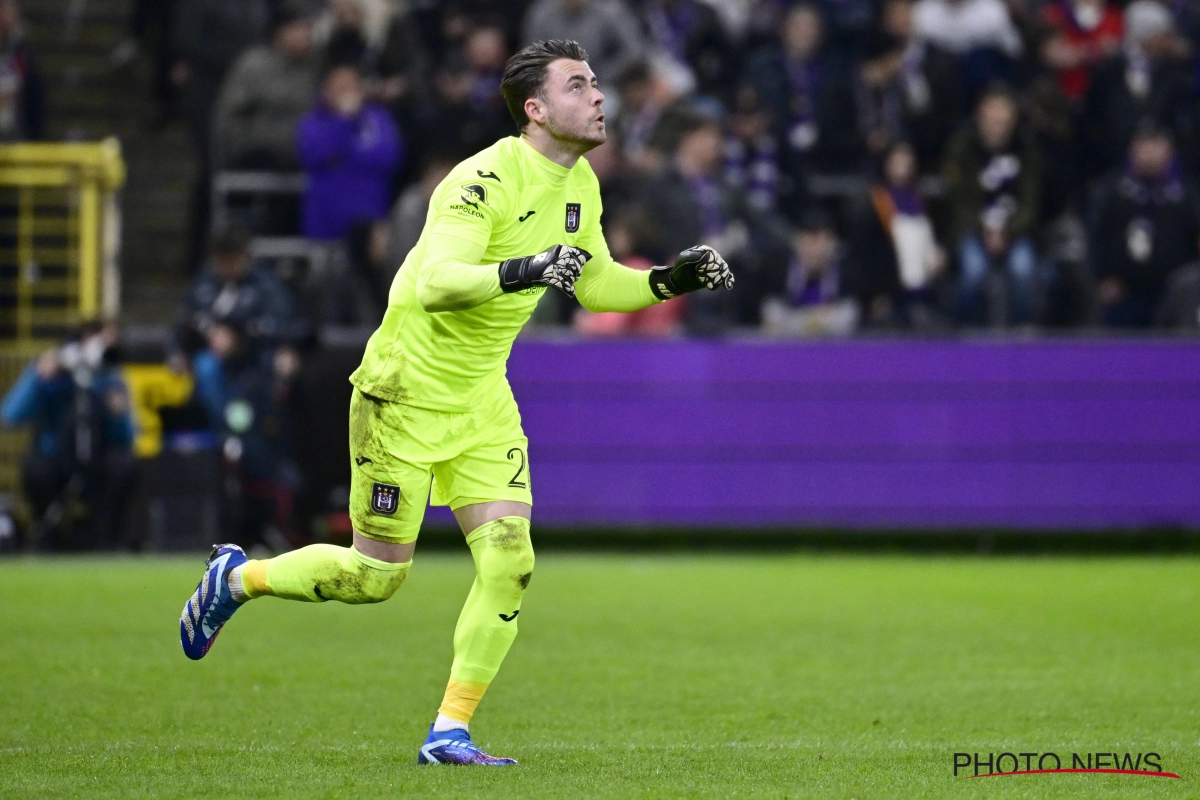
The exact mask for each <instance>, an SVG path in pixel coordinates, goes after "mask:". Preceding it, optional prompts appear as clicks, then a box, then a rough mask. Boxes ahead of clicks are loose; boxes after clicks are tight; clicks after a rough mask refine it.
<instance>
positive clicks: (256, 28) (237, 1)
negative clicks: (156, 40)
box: [171, 0, 270, 159]
mask: <svg viewBox="0 0 1200 800" xmlns="http://www.w3.org/2000/svg"><path fill="white" fill-rule="evenodd" d="M269 21H270V16H269V13H268V6H267V3H266V0H179V7H178V10H177V12H176V14H175V20H174V31H173V35H172V49H173V51H174V53H175V57H176V62H175V65H174V67H172V70H171V79H172V81H173V82H174V83H175V84H176V85H177V86H181V87H183V88H184V93H185V107H186V111H185V113H186V117H187V121H188V126H189V128H190V129H191V132H192V137H193V139H194V140H195V142H196V148H197V150H198V151H199V153H200V155H201V158H203V159H206V158H207V157H208V153H209V125H210V119H211V117H212V111H213V107H214V106H215V105H216V102H217V94H218V92H219V91H220V88H221V81H222V80H223V79H224V77H225V72H226V71H227V70H228V69H229V67H230V66H231V65H232V64H233V62H234V61H235V60H236V59H237V57H238V56H240V55H241V54H242V52H243V51H244V50H246V49H247V48H248V47H250V46H252V45H255V44H258V43H259V42H261V41H262V40H263V39H264V38H265V36H266V34H267V28H268V24H269Z"/></svg>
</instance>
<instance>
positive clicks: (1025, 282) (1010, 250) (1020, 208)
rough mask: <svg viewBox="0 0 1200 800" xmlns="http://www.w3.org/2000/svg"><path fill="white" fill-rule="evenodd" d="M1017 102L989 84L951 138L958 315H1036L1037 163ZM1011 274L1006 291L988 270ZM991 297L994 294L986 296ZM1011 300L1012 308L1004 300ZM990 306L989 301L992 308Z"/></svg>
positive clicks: (949, 183) (949, 188)
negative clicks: (997, 287)
mask: <svg viewBox="0 0 1200 800" xmlns="http://www.w3.org/2000/svg"><path fill="white" fill-rule="evenodd" d="M1018 121H1019V120H1018V112H1017V103H1016V99H1015V98H1014V97H1013V95H1012V94H1011V93H1010V92H1009V91H1008V90H1007V89H1004V88H993V89H990V90H988V91H987V92H986V93H985V94H984V96H983V97H982V99H981V100H980V101H979V106H978V108H977V109H976V111H975V119H974V120H973V122H972V123H969V124H967V125H965V126H964V127H963V128H962V130H960V131H959V132H958V133H957V134H956V135H955V137H954V139H953V140H952V141H951V142H950V145H949V148H948V152H947V156H946V170H945V177H946V194H947V197H946V199H947V202H948V205H949V207H950V209H951V217H952V220H951V221H952V226H951V233H952V237H953V239H952V241H953V242H954V244H955V247H956V248H957V253H958V269H959V280H958V299H957V304H956V305H957V309H956V310H957V313H958V316H959V318H960V320H961V321H963V322H968V323H982V322H983V321H984V311H985V310H987V311H989V312H990V314H991V315H992V316H991V317H990V319H991V320H992V321H993V322H994V323H995V322H999V321H1001V320H1002V319H1003V318H1004V317H1007V318H1008V319H1009V320H1010V321H1012V322H1017V323H1028V322H1032V321H1033V310H1034V301H1035V288H1036V285H1035V281H1036V277H1037V254H1036V252H1035V250H1034V246H1033V238H1032V237H1033V235H1034V232H1035V231H1034V226H1035V224H1036V222H1037V219H1038V216H1037V212H1038V209H1037V202H1038V192H1039V188H1040V185H1039V177H1038V176H1039V165H1038V157H1037V152H1036V150H1035V148H1034V146H1033V143H1032V141H1031V140H1030V139H1029V138H1028V137H1026V136H1025V135H1023V134H1022V132H1021V131H1020V130H1019V128H1018ZM993 270H998V271H999V272H1000V273H1001V276H998V277H1005V276H1006V283H1007V288H1006V290H1005V291H1004V292H1000V293H997V292H994V291H992V283H993V282H992V281H990V280H989V276H990V274H991V273H992V271H993ZM989 295H990V296H989ZM1002 303H1003V304H1006V305H1007V313H1006V314H1005V313H1002V312H1004V311H1005V309H1004V308H1002V307H1000V306H1001V304H1002ZM989 306H990V307H989Z"/></svg>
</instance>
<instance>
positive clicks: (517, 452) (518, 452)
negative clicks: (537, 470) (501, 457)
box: [508, 447, 526, 489]
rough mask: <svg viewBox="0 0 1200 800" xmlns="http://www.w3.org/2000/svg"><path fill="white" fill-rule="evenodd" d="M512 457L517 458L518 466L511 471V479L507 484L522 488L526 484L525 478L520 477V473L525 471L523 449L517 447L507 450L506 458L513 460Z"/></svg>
mask: <svg viewBox="0 0 1200 800" xmlns="http://www.w3.org/2000/svg"><path fill="white" fill-rule="evenodd" d="M514 458H515V459H519V461H520V466H519V467H517V471H516V472H515V473H513V476H512V480H510V481H509V482H508V485H509V486H514V487H516V488H518V489H524V488H525V486H526V484H525V480H524V479H523V478H522V474H523V473H524V472H525V451H523V450H522V449H521V448H519V447H514V448H512V449H511V450H509V451H508V460H509V461H513V460H514Z"/></svg>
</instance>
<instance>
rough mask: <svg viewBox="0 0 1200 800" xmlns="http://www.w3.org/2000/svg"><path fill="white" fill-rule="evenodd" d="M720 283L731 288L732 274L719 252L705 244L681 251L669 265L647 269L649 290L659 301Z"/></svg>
mask: <svg viewBox="0 0 1200 800" xmlns="http://www.w3.org/2000/svg"><path fill="white" fill-rule="evenodd" d="M721 286H724V287H725V288H726V289H732V288H733V273H732V272H730V270H729V265H728V264H726V263H725V259H723V258H721V254H720V253H718V252H717V251H716V250H713V249H712V248H711V247H709V246H708V245H706V244H700V245H696V246H695V247H689V248H688V249H687V250H684V251H683V252H682V253H680V254H679V257H678V258H676V259H675V263H674V264H672V265H670V266H666V267H651V268H650V291H652V292H654V296H655V297H657V298H658V299H659V300H670V299H671V298H672V297H677V296H678V295H681V294H685V293H686V292H694V291H696V290H697V289H710V290H712V289H716V288H718V287H721Z"/></svg>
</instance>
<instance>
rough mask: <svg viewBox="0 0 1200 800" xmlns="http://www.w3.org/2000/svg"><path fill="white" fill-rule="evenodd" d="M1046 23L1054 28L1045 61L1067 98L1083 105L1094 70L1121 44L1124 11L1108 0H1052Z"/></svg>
mask: <svg viewBox="0 0 1200 800" xmlns="http://www.w3.org/2000/svg"><path fill="white" fill-rule="evenodd" d="M1042 22H1043V23H1044V24H1045V25H1046V26H1047V27H1048V28H1049V29H1050V30H1049V37H1048V38H1047V40H1046V42H1045V43H1044V44H1043V45H1042V52H1041V56H1042V63H1043V64H1045V65H1046V66H1047V67H1049V68H1050V69H1052V70H1054V71H1055V73H1056V74H1057V75H1058V85H1059V86H1060V87H1061V88H1062V93H1063V94H1064V95H1066V97H1067V99H1069V100H1070V101H1071V103H1072V104H1074V105H1076V106H1079V105H1082V104H1083V98H1084V97H1085V96H1086V95H1087V90H1088V84H1089V83H1090V81H1091V73H1092V70H1093V69H1094V68H1095V67H1096V65H1098V64H1099V63H1100V62H1101V61H1104V60H1105V59H1106V58H1108V57H1109V56H1112V55H1114V54H1115V53H1116V52H1117V51H1118V50H1119V49H1120V47H1121V38H1122V36H1123V35H1124V32H1125V24H1124V21H1123V20H1122V19H1121V12H1120V11H1119V10H1117V9H1116V8H1113V7H1112V6H1110V5H1108V4H1107V3H1106V2H1105V0H1052V2H1050V3H1048V4H1047V5H1046V6H1044V7H1043V8H1042Z"/></svg>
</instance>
